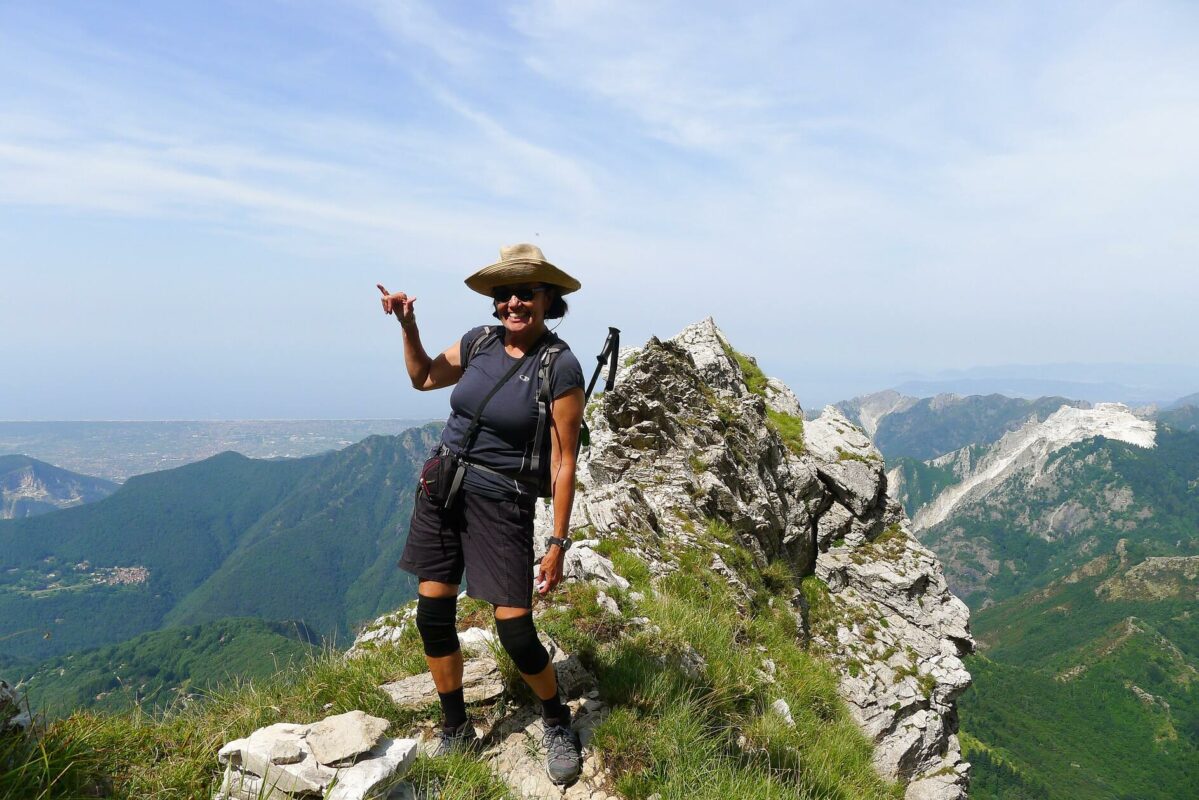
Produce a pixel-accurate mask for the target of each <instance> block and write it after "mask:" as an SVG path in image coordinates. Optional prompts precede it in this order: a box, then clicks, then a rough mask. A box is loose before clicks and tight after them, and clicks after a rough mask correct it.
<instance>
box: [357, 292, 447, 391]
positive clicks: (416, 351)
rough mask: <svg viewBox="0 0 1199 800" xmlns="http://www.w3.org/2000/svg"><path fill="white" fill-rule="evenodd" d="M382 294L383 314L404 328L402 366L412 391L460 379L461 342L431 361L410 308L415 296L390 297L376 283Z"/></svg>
mask: <svg viewBox="0 0 1199 800" xmlns="http://www.w3.org/2000/svg"><path fill="white" fill-rule="evenodd" d="M376 285H377V286H378V287H379V291H380V292H382V293H383V298H382V299H383V313H384V314H394V315H395V318H396V320H398V321H399V323H400V327H401V328H403V329H404V366H405V368H407V370H408V378H409V379H410V380H411V381H412V388H414V389H418V390H420V391H422V392H427V391H429V390H430V389H441V388H442V387H445V386H453V385H454V384H455V383H457V382H458V379H459V378H461V377H462V342H461V341H458V342H454V344H452V345H450V346H449V347H447V348H446V349H445V350H444V351H443V352H441V353H438V355H437V357H436V358H430V357H429V354H428V353H426V352H425V347H424V345H423V344H421V340H420V329H419V328H418V327H417V325H416V313H415V311H414V310H413V306H414V305H415V304H416V298H415V297H409V296H408V295H406V294H404V293H403V292H396V293H395V294H389V293H388V291H387V290H386V289H384V288H383V284H376Z"/></svg>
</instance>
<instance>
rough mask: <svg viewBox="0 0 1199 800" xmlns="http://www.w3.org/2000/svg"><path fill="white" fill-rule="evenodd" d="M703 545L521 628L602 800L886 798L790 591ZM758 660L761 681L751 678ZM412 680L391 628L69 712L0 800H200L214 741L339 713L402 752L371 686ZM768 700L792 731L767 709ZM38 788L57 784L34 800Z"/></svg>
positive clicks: (466, 786)
mask: <svg viewBox="0 0 1199 800" xmlns="http://www.w3.org/2000/svg"><path fill="white" fill-rule="evenodd" d="M710 530H711V534H708V535H705V536H704V537H703V538H702V541H701V543H700V544H699V545H698V546H695V547H691V548H687V549H684V550H681V551H677V552H675V553H673V554H672V558H677V560H678V561H677V566H678V569H677V570H675V571H674V572H673V573H671V574H670V575H668V576H666V577H664V578H661V579H656V580H653V579H651V577H650V570H649V566H648V565H647V564H646V563H645V562H644V561H643V560H642V559H641V557H640V556H638V555H637V554H636V552H635V551H633V550H630V549H628V548H627V547H625V546H624V545H622V544H621V543H619V542H612V543H611V544H610V546H609V547H608V548H606V549H607V551H608V552H609V553H610V554H612V556H613V559H614V562H615V563H617V564H620V565H621V567H622V570H623V571H624V572H625V573H626V574H628V575H629V576H630V578H631V579H632V581H633V587H632V589H633V590H636V591H637V593H638V594H637V595H634V594H633V592H632V591H630V592H628V593H625V592H619V591H616V590H613V594H614V596H615V597H616V598H617V599H618V600H619V602H620V605H621V608H622V610H624V612H625V613H624V614H622V615H614V614H612V613H610V612H609V611H606V610H605V609H604V608H603V607H601V605H600V604H599V603H598V602H597V591H596V589H595V587H594V586H591V585H588V584H585V583H572V584H567V585H565V586H564V587H563V591H562V594H561V596H560V597H558V598H557V601H556V602H551V603H549V604H542V605H541V606H539V609H538V614H539V617H540V620H541V621H540V623H539V626H540V627H541V628H543V629H544V630H545V631H546V632H547V633H548V634H549V635H550V636H552V637H554V638H555V639H556V640H557V641H558V642H560V643H562V644H563V645H564V646H565V647H567V648H568V649H569V650H571V651H572V652H574V653H575V654H577V655H578V656H579V657H580V659H581V660H582V661H583V662H584V664H585V665H586V666H587V667H588V668H589V669H591V670H592V671H593V672H594V674H595V675H596V677H597V679H598V684H599V690H600V695H601V696H602V697H603V698H604V699H605V702H607V703H608V704H609V706H610V709H611V712H610V713H609V714H608V716H607V717H606V719H605V720H604V721H603V722H602V723H600V725H599V726H598V727H597V728H596V729H595V732H594V738H593V739H592V745H591V752H592V754H593V757H595V758H598V759H599V761H600V763H601V765H602V766H603V768H604V769H607V770H609V773H610V775H611V780H612V781H613V790H614V791H618V792H619V793H620V795H621V796H624V797H628V798H638V799H639V800H645V798H649V797H651V796H654V795H657V796H659V797H663V798H666V797H670V798H681V797H688V798H729V797H737V798H782V797H798V798H808V799H809V800H817V799H818V798H819V799H821V800H862V799H869V798H880V799H881V798H893V799H894V798H899V797H902V795H903V788H902V787H901V786H899V785H896V784H888V783H886V782H885V781H883V780H882V779H880V778H879V777H878V776H877V774H876V773H875V772H874V769H873V767H872V766H871V754H872V748H871V745H870V743H869V742H868V741H867V739H866V738H865V737H864V736H863V734H862V733H861V732H860V731H859V730H858V728H857V726H856V725H855V724H854V722H853V721H852V719H851V718H850V716H849V714H848V712H847V710H846V708H845V705H844V703H843V701H842V700H841V699H840V698H839V697H838V695H837V688H836V687H837V676H836V675H835V673H834V672H833V670H832V668H831V667H830V666H829V665H828V664H827V663H825V662H822V661H821V660H819V659H818V658H816V657H814V656H813V655H811V654H809V653H808V652H807V651H806V650H805V648H804V647H803V646H802V643H801V642H800V641H799V640H797V639H796V627H795V624H796V623H795V619H794V617H793V616H792V613H791V612H790V611H789V610H788V606H789V602H790V599H791V597H792V594H793V593H794V592H795V591H796V589H797V585H798V584H797V583H796V578H794V577H793V576H792V575H791V574H790V573H788V572H787V571H786V569H785V568H784V567H783V565H782V564H781V563H778V564H776V565H775V566H774V567H772V568H771V569H770V570H768V571H767V572H766V573H765V574H763V573H762V572H760V571H759V570H758V569H757V568H756V567H755V566H754V562H753V557H752V555H751V554H750V553H749V552H748V551H747V550H745V549H744V548H742V547H740V546H737V545H733V544H729V543H728V542H727V541H724V542H722V541H720V539H729V537H730V536H731V533H730V532H729V531H727V530H723V529H721V528H720V526H718V525H717V526H714V527H712V528H711V529H710ZM717 537H719V538H717ZM714 551H720V552H722V553H723V556H724V560H725V561H727V562H728V563H730V564H734V565H738V572H737V574H738V576H739V580H741V581H743V582H744V586H746V587H747V588H748V589H749V591H750V593H751V594H750V602H751V605H750V606H749V607H745V606H743V602H744V598H743V597H740V596H734V594H733V592H732V590H731V588H730V584H729V582H728V580H727V579H726V578H725V577H724V576H721V575H718V574H716V573H714V572H713V571H712V570H711V569H710V568H709V567H708V566H707V564H708V563H709V561H710V560H711V555H712V553H713V552H714ZM637 596H640V597H642V599H641V600H638V599H636V597H637ZM633 619H636V620H638V622H637V623H636V624H633V623H632V622H630V620H633ZM156 636H161V634H156ZM688 654H694V655H688ZM764 654H765V655H768V656H769V658H770V659H771V660H772V664H773V669H774V671H773V674H772V675H770V676H767V675H765V674H764V673H762V671H761V664H762V658H763V656H764ZM498 656H499V658H501V660H503V662H504V672H505V674H506V675H508V676H509V677H508V686H509V689H508V698H507V699H506V700H504V701H502V702H501V704H500V708H501V709H502V708H503V707H504V706H505V704H507V703H517V704H522V703H527V702H528V700H529V699H530V698H529V697H528V694H527V689H526V688H525V687H524V684H523V682H522V681H520V680H519V678H517V677H516V674H515V671H514V669H513V668H512V666H511V664H510V662H507V661H506V656H504V655H503V653H502V651H501V652H500V653H498ZM423 669H424V660H423V657H422V653H421V647H420V642H419V639H418V638H417V635H416V633H415V630H413V629H412V628H409V629H408V630H407V631H406V635H405V636H404V637H403V638H402V640H401V641H399V642H398V643H396V644H395V645H393V646H388V647H382V648H378V649H376V650H374V651H368V652H366V653H364V654H362V655H360V656H359V657H356V658H353V659H346V658H344V657H343V656H342V655H341V654H340V653H337V652H335V651H329V650H326V651H324V652H323V653H320V654H318V655H316V656H313V657H309V658H307V659H305V660H304V661H302V662H299V663H296V664H293V665H292V666H290V667H287V668H285V669H283V670H282V671H280V672H278V673H276V674H274V675H271V676H270V677H267V678H264V679H261V680H248V679H241V680H238V681H236V682H234V683H233V684H232V685H226V686H225V687H224V688H216V689H213V690H210V691H206V692H202V693H201V695H200V696H199V697H197V699H196V700H195V701H194V702H191V703H188V704H181V703H176V704H174V705H172V706H170V707H169V708H168V709H167V710H166V711H165V712H164V713H163V714H161V715H157V716H148V715H146V714H145V713H144V712H140V711H135V712H132V713H117V714H110V713H100V712H79V713H76V714H74V715H72V716H71V717H69V718H67V719H64V720H60V721H57V722H54V723H52V724H51V725H50V726H49V727H48V729H47V730H46V731H45V735H44V738H43V739H42V740H41V742H40V744H38V745H37V746H36V747H34V746H33V745H28V744H26V745H23V746H21V747H18V746H16V745H14V744H12V743H9V744H8V745H5V746H3V747H0V797H5V798H9V797H12V798H15V797H40V798H46V799H47V800H49V799H50V798H66V797H78V796H81V795H82V794H84V793H87V792H91V791H96V790H97V789H100V790H101V791H103V792H105V793H106V794H107V795H108V796H112V797H115V798H130V800H132V798H145V797H163V798H167V797H170V798H200V797H207V796H209V795H210V794H211V792H212V791H213V788H214V786H215V783H214V782H215V781H216V779H217V770H216V751H217V749H218V748H219V747H220V746H221V745H222V744H223V743H224V742H227V741H230V740H232V739H234V738H237V737H240V736H245V735H247V734H248V733H249V732H251V731H252V730H254V729H256V728H259V727H262V726H264V725H268V724H271V723H274V722H279V721H295V720H313V719H319V718H321V717H323V716H325V715H327V714H332V713H341V712H344V711H349V710H353V709H362V710H364V711H366V712H367V713H370V714H372V715H376V716H382V717H385V718H387V719H389V720H390V721H391V723H392V726H393V731H392V732H393V734H402V733H404V732H407V733H412V734H417V735H419V734H420V733H421V732H422V731H423V730H425V729H426V728H427V726H428V725H429V723H430V716H435V715H436V709H435V708H432V707H429V708H424V709H419V710H416V711H400V710H399V709H397V707H396V706H394V705H392V704H391V702H390V700H389V699H388V697H387V695H386V694H384V693H383V692H382V691H380V689H379V688H378V687H379V686H380V685H381V684H382V683H384V682H386V681H390V680H395V679H398V678H402V677H404V676H407V675H411V674H414V673H416V672H419V671H422V670H423ZM780 699H781V700H783V701H785V702H786V703H787V704H788V706H789V707H790V711H791V714H792V715H793V718H794V725H789V724H787V723H786V722H785V721H784V719H783V718H782V717H781V716H778V715H777V714H775V713H774V712H771V711H770V710H769V708H770V706H771V704H772V703H774V702H775V701H776V700H780ZM476 713H478V714H483V713H485V709H476ZM501 713H502V711H501ZM4 748H7V749H4ZM31 748H32V750H31ZM33 755H37V756H38V757H37V758H33V757H31V756H33ZM6 759H7V760H8V761H7V763H6V761H5V760H6ZM51 775H55V776H57V780H56V781H55V783H54V784H53V786H52V787H51V788H49V789H47V788H46V787H47V784H48V783H49V780H48V777H49V776H51ZM501 778H502V776H497V775H495V774H493V773H492V772H491V771H490V770H489V769H488V767H487V765H486V764H484V763H478V762H473V761H471V760H469V759H465V758H461V757H457V758H448V759H441V760H437V761H431V760H428V759H420V760H418V762H417V766H416V767H415V768H414V770H413V772H412V773H410V774H409V775H408V776H407V779H408V780H410V781H411V782H412V783H413V784H414V785H415V788H416V789H417V790H418V791H438V790H441V791H445V792H446V794H444V795H440V796H446V797H462V798H468V797H469V798H510V797H514V795H513V794H511V792H510V790H509V789H508V788H507V787H506V786H505V785H504V783H503V781H502V779H501ZM20 792H29V793H28V794H20Z"/></svg>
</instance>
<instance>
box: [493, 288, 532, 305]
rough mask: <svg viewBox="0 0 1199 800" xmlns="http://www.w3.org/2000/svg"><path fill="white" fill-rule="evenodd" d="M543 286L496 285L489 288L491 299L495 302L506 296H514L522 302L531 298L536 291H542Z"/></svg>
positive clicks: (503, 299) (503, 300)
mask: <svg viewBox="0 0 1199 800" xmlns="http://www.w3.org/2000/svg"><path fill="white" fill-rule="evenodd" d="M545 290H546V287H545V286H521V287H513V286H497V287H495V288H494V289H492V290H491V299H492V300H494V301H495V302H497V303H503V302H505V301H506V300H508V298H510V297H512V296H515V297H516V299H517V300H519V301H521V302H522V303H527V302H529V301H530V300H532V299H533V296H534V295H535V294H537V293H538V292H544V291H545Z"/></svg>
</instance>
